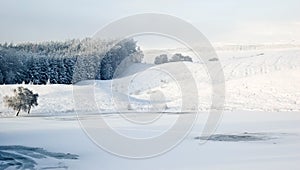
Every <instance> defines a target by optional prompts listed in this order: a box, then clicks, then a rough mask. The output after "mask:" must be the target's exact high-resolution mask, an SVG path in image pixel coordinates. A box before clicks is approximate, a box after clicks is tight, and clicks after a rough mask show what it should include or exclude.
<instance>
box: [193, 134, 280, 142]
mask: <svg viewBox="0 0 300 170" xmlns="http://www.w3.org/2000/svg"><path fill="white" fill-rule="evenodd" d="M195 139H198V140H199V139H200V140H209V141H223V142H251V141H265V140H271V139H276V137H274V136H271V135H270V134H266V133H247V132H245V133H242V134H215V135H211V136H200V137H199V136H198V137H195Z"/></svg>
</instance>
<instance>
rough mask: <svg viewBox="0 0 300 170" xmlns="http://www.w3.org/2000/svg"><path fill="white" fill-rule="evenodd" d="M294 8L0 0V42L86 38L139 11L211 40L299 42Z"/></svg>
mask: <svg viewBox="0 0 300 170" xmlns="http://www.w3.org/2000/svg"><path fill="white" fill-rule="evenodd" d="M299 7H300V1H299V0H284V1H283V0H241V1H240V0H206V1H204V0H190V1H183V0H182V1H178V0H148V1H142V0H118V1H117V0H107V1H103V0H0V21H1V22H0V23H1V24H0V29H1V31H0V42H14V43H17V42H26V41H47V40H65V39H72V38H84V37H91V36H93V34H94V33H95V32H96V31H97V30H99V29H100V28H101V27H102V26H104V25H105V24H107V23H109V22H111V21H114V20H116V19H119V18H122V17H125V16H129V15H132V14H137V13H145V12H158V13H165V14H170V15H174V16H177V17H179V18H182V19H184V20H186V21H188V22H190V23H192V24H193V25H195V26H196V27H197V28H198V29H199V30H200V31H201V32H202V33H203V34H204V35H205V36H206V37H207V38H208V39H209V40H210V41H212V42H228V43H235V42H238V43H261V42H273V43H276V42H299V40H300V33H299V32H300V31H299V30H300V10H299Z"/></svg>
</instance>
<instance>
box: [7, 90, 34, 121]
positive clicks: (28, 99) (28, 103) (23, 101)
mask: <svg viewBox="0 0 300 170" xmlns="http://www.w3.org/2000/svg"><path fill="white" fill-rule="evenodd" d="M13 91H14V96H4V98H3V101H4V103H5V104H6V105H7V106H8V107H9V108H12V109H13V110H15V111H17V113H16V116H19V113H20V111H21V110H23V111H24V112H27V113H28V114H29V113H30V110H31V107H34V106H37V105H38V103H37V98H38V96H39V95H38V94H37V93H36V94H34V93H33V92H32V91H31V90H29V89H28V88H24V87H18V88H17V89H14V90H13Z"/></svg>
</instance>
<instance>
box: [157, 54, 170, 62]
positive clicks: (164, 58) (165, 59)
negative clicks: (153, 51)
mask: <svg viewBox="0 0 300 170" xmlns="http://www.w3.org/2000/svg"><path fill="white" fill-rule="evenodd" d="M167 62H168V56H167V54H161V55H159V56H157V57H155V60H154V64H164V63H167Z"/></svg>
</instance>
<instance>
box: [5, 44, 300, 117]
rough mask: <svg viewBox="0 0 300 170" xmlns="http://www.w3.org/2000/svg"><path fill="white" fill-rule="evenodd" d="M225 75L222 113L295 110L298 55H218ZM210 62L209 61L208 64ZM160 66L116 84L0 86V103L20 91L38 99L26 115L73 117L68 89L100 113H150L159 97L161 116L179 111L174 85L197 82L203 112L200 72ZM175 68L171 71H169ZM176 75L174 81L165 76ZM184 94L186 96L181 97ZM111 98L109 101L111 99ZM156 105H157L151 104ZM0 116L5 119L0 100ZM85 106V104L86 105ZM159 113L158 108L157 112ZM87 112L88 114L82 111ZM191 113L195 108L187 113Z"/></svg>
mask: <svg viewBox="0 0 300 170" xmlns="http://www.w3.org/2000/svg"><path fill="white" fill-rule="evenodd" d="M218 55H219V57H220V62H221V64H222V66H223V71H224V74H225V80H226V82H225V86H226V93H225V94H226V95H225V98H226V101H225V110H262V111H299V110H300V104H299V101H300V88H299V87H298V86H299V84H300V74H299V73H300V58H299V56H300V49H279V50H278V49H277V50H269V49H268V50H248V51H218ZM212 62H213V61H212ZM184 66H185V67H186V68H188V69H189V71H190V72H186V71H184V68H182V67H183V66H182V63H176V62H175V63H166V64H162V65H153V64H134V65H132V66H130V67H129V68H128V69H127V70H125V71H124V72H123V73H122V74H121V75H120V77H119V78H118V79H114V80H110V81H85V82H81V83H79V84H78V85H75V86H72V85H3V86H1V88H0V97H1V98H2V97H3V96H4V95H10V94H12V89H13V88H16V87H17V86H25V87H29V88H30V89H32V90H33V91H34V92H37V93H39V95H40V97H39V106H37V107H36V108H34V109H33V110H32V114H59V113H73V112H74V111H75V108H74V100H73V89H74V88H73V87H85V86H90V87H91V88H95V100H96V102H97V104H98V108H99V110H100V111H101V112H113V111H116V108H115V107H114V103H113V102H115V101H116V100H117V101H118V102H117V104H118V108H117V109H119V110H122V111H126V110H128V109H130V110H131V109H134V110H140V111H155V110H153V107H152V106H151V101H150V98H151V96H153V95H154V96H155V95H163V97H164V101H161V102H165V104H166V106H165V107H166V111H179V110H180V107H181V102H182V101H181V95H189V94H181V90H180V88H181V87H180V86H179V84H180V83H178V82H180V81H181V82H183V83H182V84H185V85H188V84H189V81H190V80H191V79H195V81H196V82H197V87H198V92H199V101H200V103H199V107H200V108H199V109H200V110H208V109H209V108H210V104H211V103H210V102H211V84H210V82H209V77H208V74H207V72H206V68H205V66H204V65H203V64H202V63H201V62H198V63H190V62H185V63H184ZM174 68H175V69H174ZM168 70H173V71H172V73H171V74H173V76H174V74H176V79H174V77H172V75H170V73H168ZM112 91H113V92H114V93H112ZM187 93H188V92H187ZM112 97H113V98H112ZM157 102H160V101H157ZM0 104H1V106H0V112H1V115H2V116H4V115H11V114H12V111H11V110H8V109H7V108H6V107H5V106H4V104H3V103H2V100H1V103H0ZM87 104H89V103H88V102H87ZM162 107H163V106H162ZM86 108H87V110H89V109H91V108H94V107H93V106H88V105H87V107H86ZM190 109H191V110H193V109H195V108H190Z"/></svg>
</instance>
